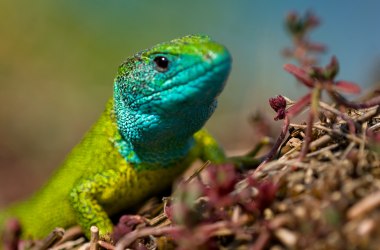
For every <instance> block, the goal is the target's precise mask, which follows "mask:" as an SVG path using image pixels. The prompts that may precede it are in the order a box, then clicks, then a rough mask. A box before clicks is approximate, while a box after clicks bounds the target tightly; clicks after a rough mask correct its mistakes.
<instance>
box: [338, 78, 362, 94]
mask: <svg viewBox="0 0 380 250" xmlns="http://www.w3.org/2000/svg"><path fill="white" fill-rule="evenodd" d="M334 88H335V89H337V90H339V91H341V92H345V93H350V94H358V93H360V91H361V89H360V86H359V85H357V84H356V83H353V82H347V81H337V82H335V84H334Z"/></svg>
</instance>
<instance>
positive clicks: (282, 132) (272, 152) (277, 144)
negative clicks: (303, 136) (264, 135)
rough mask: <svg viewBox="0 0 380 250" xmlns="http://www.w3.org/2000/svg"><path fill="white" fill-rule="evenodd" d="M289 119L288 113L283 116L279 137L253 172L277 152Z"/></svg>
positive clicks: (286, 131) (258, 169)
mask: <svg viewBox="0 0 380 250" xmlns="http://www.w3.org/2000/svg"><path fill="white" fill-rule="evenodd" d="M289 124H290V120H289V117H288V115H285V118H284V124H283V125H282V129H281V133H280V135H279V137H278V138H277V140H276V142H275V143H274V145H273V147H272V149H271V150H270V151H269V153H268V154H267V155H266V156H265V158H264V161H263V162H262V163H260V165H259V166H258V167H257V168H256V170H255V173H256V172H258V171H260V170H261V169H262V168H263V166H264V165H265V164H266V163H267V162H268V161H270V160H271V159H272V158H273V157H274V155H275V154H276V153H277V151H278V149H279V147H280V146H281V144H282V142H283V141H284V139H285V136H286V134H287V133H288V128H289Z"/></svg>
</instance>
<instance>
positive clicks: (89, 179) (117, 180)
mask: <svg viewBox="0 0 380 250" xmlns="http://www.w3.org/2000/svg"><path fill="white" fill-rule="evenodd" d="M230 65H231V58H230V55H229V53H228V51H227V50H226V49H225V48H224V47H223V46H222V45H219V44H218V43H215V42H213V41H212V40H210V38H209V37H207V36H186V37H182V38H179V39H175V40H172V41H170V42H166V43H161V44H158V45H156V46H154V47H152V48H151V49H147V50H144V51H142V52H140V53H137V54H136V55H134V56H133V57H130V58H128V59H127V60H126V62H124V63H123V64H122V65H121V66H120V67H119V70H118V74H117V76H116V78H115V81H114V96H113V97H112V98H111V99H110V100H109V101H108V103H107V105H106V109H105V111H104V112H103V114H102V115H101V117H100V118H99V120H98V121H97V122H96V123H95V124H94V125H93V127H92V128H91V129H90V130H89V131H88V132H87V133H86V135H85V136H84V138H83V139H82V141H81V142H80V143H79V144H78V145H77V146H75V147H74V149H73V150H72V152H71V153H70V154H69V155H68V156H67V158H66V160H65V161H64V162H63V164H62V165H61V166H60V168H59V169H58V170H57V171H56V173H55V174H54V175H53V177H52V178H51V179H50V180H49V181H48V183H47V184H46V185H45V186H44V187H43V188H42V189H41V190H40V191H38V192H37V193H36V194H35V195H34V196H32V197H31V198H30V199H29V200H26V201H24V202H21V203H18V204H15V205H13V206H11V207H9V208H7V209H6V210H5V211H3V212H1V213H0V224H3V223H4V220H5V219H6V218H10V217H14V218H17V219H18V220H19V221H20V223H21V226H22V230H23V231H22V235H23V238H42V237H44V236H46V235H47V234H48V233H49V232H50V231H51V230H52V229H54V228H55V227H58V226H59V227H64V228H67V227H69V226H72V225H75V224H79V225H80V226H81V227H82V228H83V229H84V231H85V232H88V230H89V228H90V227H91V226H92V225H96V226H97V227H98V228H99V231H100V235H101V236H103V237H106V236H109V235H110V233H111V232H112V229H113V225H112V222H111V220H110V219H109V216H111V215H113V214H115V213H118V212H120V211H122V210H123V209H125V208H128V207H131V206H132V205H135V204H136V203H138V202H141V201H142V200H144V199H145V198H147V197H149V196H152V195H154V194H158V193H159V192H160V191H162V190H164V189H165V188H168V187H170V185H171V183H172V182H173V180H174V179H175V178H176V177H177V176H178V175H180V174H181V173H182V172H183V171H184V170H185V169H186V168H187V167H188V166H189V165H190V164H191V163H192V162H193V161H195V160H196V159H202V160H211V161H213V162H216V163H218V162H222V161H224V154H223V151H222V150H221V149H220V148H219V146H218V144H217V143H216V142H215V140H214V139H213V138H212V137H211V136H210V135H209V134H208V133H207V132H206V131H205V130H203V129H201V128H202V127H203V125H204V123H205V122H206V121H207V119H208V118H209V117H210V116H211V114H212V113H213V111H214V109H215V107H216V103H217V102H216V97H217V96H218V95H219V93H220V92H221V91H222V90H223V87H224V84H225V80H226V78H227V76H228V74H229V70H230ZM0 228H1V226H0Z"/></svg>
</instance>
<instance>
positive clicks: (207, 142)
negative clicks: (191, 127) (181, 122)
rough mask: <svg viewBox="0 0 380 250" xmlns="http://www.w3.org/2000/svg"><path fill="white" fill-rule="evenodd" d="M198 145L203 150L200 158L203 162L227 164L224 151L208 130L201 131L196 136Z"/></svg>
mask: <svg viewBox="0 0 380 250" xmlns="http://www.w3.org/2000/svg"><path fill="white" fill-rule="evenodd" d="M194 139H195V142H196V145H197V146H198V147H200V148H201V155H200V158H201V160H203V161H207V160H209V161H211V162H212V163H214V164H220V163H225V162H226V156H225V154H224V151H223V149H222V148H221V147H220V146H219V144H218V143H217V142H216V140H215V139H214V137H212V136H211V135H210V134H209V133H208V132H207V130H205V129H201V130H199V131H198V132H197V133H195V134H194Z"/></svg>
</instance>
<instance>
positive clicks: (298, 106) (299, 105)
mask: <svg viewBox="0 0 380 250" xmlns="http://www.w3.org/2000/svg"><path fill="white" fill-rule="evenodd" d="M310 102H311V93H308V94H306V95H304V96H303V97H302V98H301V99H299V100H298V101H297V102H296V103H295V104H294V105H293V106H291V107H290V108H289V109H288V115H289V116H295V115H297V114H298V113H299V112H300V111H301V110H302V109H304V108H305V107H306V106H307V105H309V104H310Z"/></svg>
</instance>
